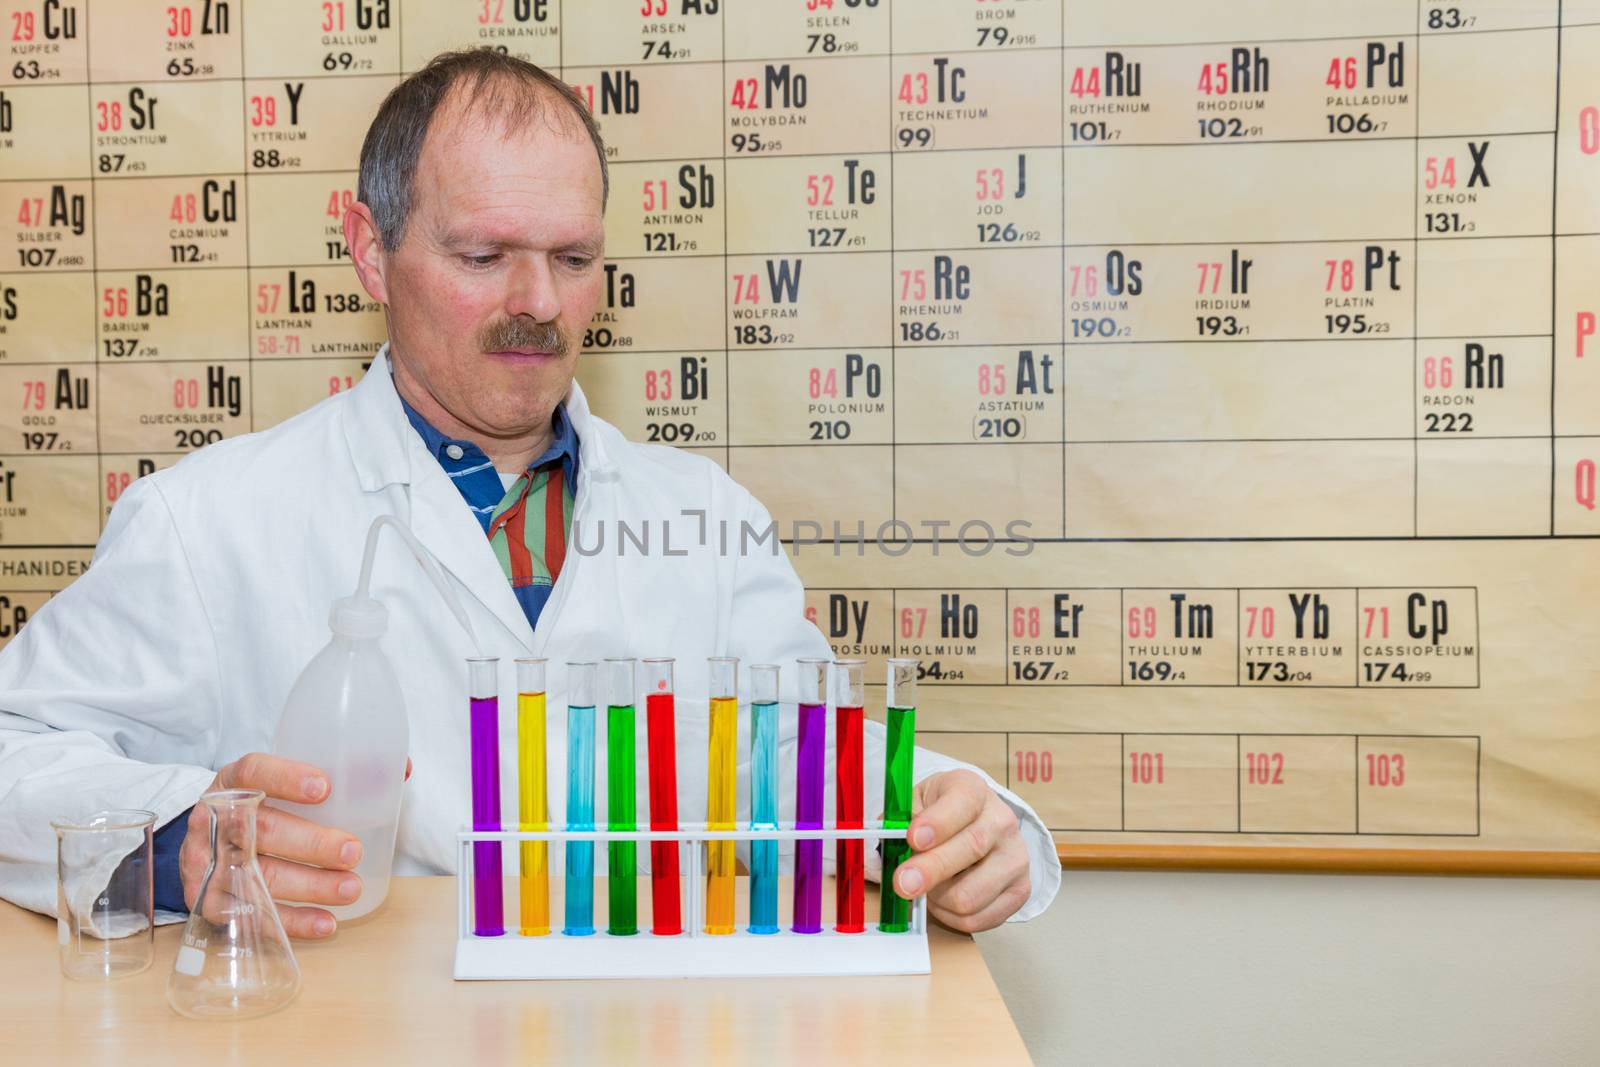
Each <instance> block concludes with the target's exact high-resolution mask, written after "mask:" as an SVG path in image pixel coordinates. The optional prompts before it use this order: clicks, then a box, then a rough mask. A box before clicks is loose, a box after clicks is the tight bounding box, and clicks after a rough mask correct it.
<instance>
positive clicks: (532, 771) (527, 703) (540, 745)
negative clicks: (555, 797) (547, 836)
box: [517, 659, 550, 937]
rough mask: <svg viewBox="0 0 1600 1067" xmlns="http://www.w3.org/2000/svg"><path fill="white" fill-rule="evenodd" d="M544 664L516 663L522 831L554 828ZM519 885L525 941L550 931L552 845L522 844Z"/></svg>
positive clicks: (526, 661) (518, 807) (533, 661)
mask: <svg viewBox="0 0 1600 1067" xmlns="http://www.w3.org/2000/svg"><path fill="white" fill-rule="evenodd" d="M544 669H545V661H544V660H542V659H519V660H517V816H518V818H519V819H520V820H521V824H522V828H523V829H524V830H548V829H550V797H549V789H548V780H547V778H546V774H547V769H546V768H547V761H546V758H545V696H544V694H545V678H544ZM521 858H522V863H521V868H522V880H521V883H520V887H521V893H520V894H519V897H520V899H521V912H522V936H523V937H543V936H544V935H545V934H548V933H549V932H550V845H549V842H546V841H524V842H522V848H521Z"/></svg>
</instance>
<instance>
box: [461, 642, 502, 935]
mask: <svg viewBox="0 0 1600 1067" xmlns="http://www.w3.org/2000/svg"><path fill="white" fill-rule="evenodd" d="M467 685H468V696H469V698H470V700H469V704H470V707H471V715H472V828H473V829H474V830H499V829H500V828H501V827H500V661H499V660H498V659H496V658H494V657H493V656H485V657H474V658H472V659H469V660H467ZM503 892H504V883H503V881H502V879H501V872H500V842H499V841H474V842H473V843H472V932H473V933H474V934H476V935H478V936H479V937H500V936H501V935H502V934H504V933H505V932H506V919H505V903H504V900H503V899H502V894H503Z"/></svg>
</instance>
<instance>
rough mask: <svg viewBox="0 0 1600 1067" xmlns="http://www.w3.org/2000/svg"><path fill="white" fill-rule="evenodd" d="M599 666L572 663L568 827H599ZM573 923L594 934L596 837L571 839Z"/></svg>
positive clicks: (577, 930)
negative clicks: (596, 766) (596, 717)
mask: <svg viewBox="0 0 1600 1067" xmlns="http://www.w3.org/2000/svg"><path fill="white" fill-rule="evenodd" d="M596 673H597V670H596V665H595V664H593V663H569V664H567V829H568V830H593V829H594V694H595V675H596ZM566 852H567V881H566V886H567V902H566V912H567V922H566V926H565V927H564V928H563V929H562V933H564V934H566V935H567V936H569V937H581V936H583V935H585V934H592V933H594V842H593V841H568V842H567V849H566Z"/></svg>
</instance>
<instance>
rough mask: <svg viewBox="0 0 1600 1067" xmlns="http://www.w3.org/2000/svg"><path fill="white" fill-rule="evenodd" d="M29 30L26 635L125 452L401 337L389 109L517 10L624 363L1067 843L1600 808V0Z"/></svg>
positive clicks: (420, 13)
mask: <svg viewBox="0 0 1600 1067" xmlns="http://www.w3.org/2000/svg"><path fill="white" fill-rule="evenodd" d="M0 33H3V34H4V35H5V36H4V39H5V41H6V47H7V51H6V53H5V56H4V62H3V65H0V244H3V245H4V248H0V256H3V258H0V642H3V641H4V640H6V639H8V638H9V637H11V636H13V635H14V634H15V633H16V632H17V630H18V629H19V628H20V627H21V626H23V625H25V624H26V621H27V618H28V617H29V615H30V614H32V613H34V612H36V611H37V610H38V609H39V607H40V606H41V605H42V604H43V603H44V602H45V601H46V600H47V599H48V598H49V597H50V596H51V595H52V594H53V593H55V592H57V591H59V590H60V589H62V588H63V587H65V586H66V585H67V584H68V583H69V582H71V581H72V580H73V578H74V577H76V576H77V575H79V574H81V573H83V571H84V569H85V568H86V567H87V566H88V563H89V560H90V556H91V553H92V549H93V546H94V543H95V540H96V538H97V537H98V536H99V533H100V530H101V529H102V527H103V525H104V523H105V519H106V515H107V514H108V513H109V510H110V509H111V507H112V506H113V505H114V504H115V502H116V499H117V497H118V496H119V495H120V494H121V493H122V492H123V491H124V490H125V489H126V488H127V486H128V485H129V483H130V482H131V481H132V480H133V479H135V478H138V477H140V476H141V475H143V474H147V473H150V472H151V471H154V470H157V469H160V468H162V467H165V466H168V465H170V464H172V463H174V462H176V461H177V460H179V459H180V458H181V457H182V456H183V455H185V454H187V453H188V452H191V451H193V450H195V449H197V448H201V447H204V446H205V445H206V444H207V443H209V442H212V441H216V440H219V439H222V438H226V437H232V436H235V435H238V434H243V433H248V432H250V431H252V430H258V429H262V428H265V427H268V426H271V425H273V424H275V423H277V422H279V421H281V420H283V419H284V418H287V417H288V416H290V415H292V414H294V413H295V412H297V411H300V410H303V409H304V408H306V407H308V406H309V405H311V404H314V403H316V402H317V401H318V400H320V399H322V398H325V397H327V396H329V395H330V394H333V393H337V392H340V391H342V390H344V389H348V388H349V387H350V386H351V385H353V384H354V383H355V382H356V381H357V380H358V379H359V378H360V376H361V374H362V373H363V371H364V369H365V368H366V366H367V365H368V363H369V362H370V360H371V359H372V357H373V355H374V353H375V352H376V351H377V349H378V347H379V345H380V344H381V343H382V340H383V336H384V329H383V319H382V314H381V309H380V308H378V307H377V306H376V305H374V304H373V303H372V302H371V301H370V300H369V299H368V298H367V297H366V295H365V294H364V293H363V292H362V291H361V289H360V287H359V285H358V283H357V281H356V279H355V276H354V273H353V272H352V270H351V269H350V265H349V251H348V249H347V248H346V247H345V246H344V244H343V241H342V237H341V231H340V219H341V217H342V214H343V212H344V209H345V208H346V207H347V206H348V204H349V203H350V202H351V199H352V197H353V195H354V189H355V184H356V175H355V166H356V160H357V153H358V150H359V147H360V143H361V137H362V134H363V132H364V130H365V128H366V126H367V124H368V122H369V121H370V119H371V116H372V115H373V113H374V111H375V109H376V107H377V105H378V103H379V101H380V100H381V99H382V98H383V96H384V94H385V93H386V92H387V91H388V90H389V89H390V88H391V87H392V86H393V85H394V84H395V83H396V81H397V80H398V78H399V77H401V76H403V75H404V74H405V73H406V72H409V71H413V70H416V69H417V68H419V67H420V66H421V65H423V64H424V63H425V62H426V61H427V60H428V58H429V57H431V56H432V55H434V54H435V53H437V52H439V51H441V50H444V49H447V48H452V47H460V46H469V45H489V46H492V47H496V48H500V49H503V50H506V51H508V52H510V53H512V54H515V55H518V56H522V57H525V58H527V59H530V60H532V61H534V62H537V63H540V64H542V65H544V66H546V67H548V68H550V69H551V70H552V71H557V72H559V73H560V75H561V76H562V78H563V79H564V80H565V81H566V82H567V83H569V84H571V85H572V86H573V87H574V88H575V89H576V90H577V92H578V94H579V95H580V96H581V97H582V99H583V100H584V101H585V103H586V104H587V105H588V106H589V107H590V108H591V109H592V110H593V112H594V113H595V115H596V116H597V118H598V120H599V122H600V125H601V128H602V132H603V133H604V136H605V138H606V142H607V145H608V152H609V156H610V159H609V163H610V167H611V201H610V208H609V212H608V219H607V267H606V269H607V284H606V291H605V296H604V298H603V301H602V304H601V308H600V311H599V312H598V314H597V315H596V317H595V320H594V321H593V322H592V323H591V324H590V325H589V328H588V329H587V330H586V331H585V336H584V337H583V346H584V353H585V354H584V355H583V357H582V358H581V360H580V364H579V371H578V375H579V379H580V381H581V382H582V383H583V385H584V387H585V389H586V390H587V391H588V392H589V394H590V396H591V401H592V403H593V405H594V407H595V408H596V410H597V411H599V412H600V413H601V414H603V415H604V416H606V417H607V418H609V419H610V420H611V421H613V422H615V423H616V424H618V425H619V426H620V427H621V428H622V429H623V431H624V432H625V433H626V434H627V435H628V436H630V437H631V438H634V439H636V440H645V441H657V442H661V443H664V444H668V445H672V446H675V447H680V448H687V449H692V450H694V451H696V452H699V453H701V454H703V455H706V456H708V457H710V458H711V459H713V460H715V461H716V462H718V463H720V464H722V465H723V466H725V467H726V468H727V469H728V470H729V471H730V472H731V473H732V474H733V475H734V476H735V477H736V478H737V479H739V480H740V481H741V482H743V483H744V484H745V485H747V486H748V487H749V488H750V489H752V490H753V491H754V492H755V493H756V494H757V495H758V496H759V497H760V498H761V499H762V500H763V501H764V502H765V503H766V504H767V506H768V507H769V509H770V510H771V511H772V513H773V516H774V519H775V520H776V523H777V530H778V533H779V535H780V537H781V538H782V539H783V540H784V541H785V542H787V543H788V546H789V550H790V551H791V552H792V553H793V558H794V562H795V565H796V567H797V569H798V570H799V573H800V575H801V577H802V578H803V579H804V581H805V583H806V586H807V605H806V610H807V613H808V615H809V616H810V617H812V618H813V619H814V620H815V622H816V623H817V625H818V626H819V627H820V628H822V630H823V632H824V633H825V634H826V635H827V637H828V639H829V641H830V642H831V643H832V644H833V647H834V649H835V651H836V653H837V654H838V655H840V656H852V655H853V656H862V657H864V658H866V659H868V660H869V661H870V662H871V664H872V667H871V668H870V671H871V674H870V677H873V678H881V677H882V666H881V664H882V661H883V659H884V658H885V657H887V656H891V655H914V656H917V657H919V658H921V659H922V660H923V662H924V666H925V669H926V674H927V676H926V678H925V679H924V685H925V689H924V695H923V705H924V707H923V709H922V713H921V716H920V720H919V723H918V726H919V729H920V731H921V736H922V738H923V739H924V740H925V741H926V743H927V744H929V745H930V746H932V747H934V748H938V749H941V750H943V751H947V752H950V753H951V754H953V755H957V756H960V757H962V758H964V759H968V760H970V761H972V762H975V763H977V764H979V765H980V766H982V767H984V768H985V769H987V770H988V771H989V772H990V773H991V774H993V775H994V776H995V777H996V778H997V779H999V780H1001V781H1002V782H1006V783H1008V784H1009V785H1010V786H1011V787H1012V788H1013V789H1015V790H1017V791H1018V792H1019V793H1020V794H1021V795H1023V796H1024V797H1026V798H1027V799H1028V800H1029V801H1030V802H1031V803H1033V804H1034V805H1035V806H1036V808H1037V809H1038V811H1039V812H1040V814H1041V815H1042V816H1043V817H1044V819H1045V821H1046V822H1047V824H1048V825H1049V826H1050V827H1051V828H1052V829H1053V830H1054V831H1055V832H1056V834H1057V836H1058V840H1059V841H1060V842H1061V843H1062V844H1063V845H1064V846H1067V847H1068V848H1069V850H1070V848H1071V847H1072V846H1080V847H1089V846H1095V847H1110V848H1127V849H1130V850H1133V851H1134V852H1137V850H1140V849H1152V850H1154V849H1167V848H1170V847H1172V846H1174V845H1180V846H1186V847H1187V846H1198V845H1210V846H1215V845H1249V846H1271V847H1283V848H1287V847H1292V846H1308V845H1310V846H1319V847H1329V848H1338V849H1381V850H1399V849H1405V850H1417V849H1422V850H1437V851H1438V852H1439V854H1440V855H1447V854H1448V855H1461V854H1464V853H1474V852H1482V853H1488V852H1502V851H1512V852H1518V853H1524V852H1525V853H1528V854H1530V855H1531V854H1534V853H1543V852H1562V853H1570V854H1573V855H1575V856H1576V855H1578V854H1581V853H1585V852H1589V853H1592V852H1596V851H1600V717H1597V715H1596V714H1595V713H1596V711H1597V710H1600V709H1597V700H1600V673H1597V667H1596V661H1597V657H1596V649H1597V647H1600V604H1597V603H1596V593H1597V592H1600V568H1597V565H1596V558H1597V557H1596V545H1595V541H1594V538H1595V537H1597V536H1600V510H1597V503H1600V498H1597V486H1596V482H1597V477H1596V465H1597V462H1600V0H1523V2H1509V0H1501V2H1497V3H1489V2H1477V0H1456V2H1454V3H1415V2H1409V0H1338V2H1332V0H1324V2H1319V3H1295V4H1285V3H1272V2H1267V0H1149V2H1143V3H1123V2H1116V0H331V2H329V0H0ZM151 625H159V622H158V621H157V620H151ZM880 693H881V690H880ZM879 699H880V700H881V695H880V697H879ZM1130 854H1131V853H1130Z"/></svg>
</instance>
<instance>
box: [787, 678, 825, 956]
mask: <svg viewBox="0 0 1600 1067" xmlns="http://www.w3.org/2000/svg"><path fill="white" fill-rule="evenodd" d="M829 662H830V661H829V660H825V659H803V660H799V661H798V664H797V665H798V666H799V668H800V673H799V707H800V758H799V767H798V771H797V773H796V775H795V804H794V828H795V829H796V830H820V829H822V779H823V775H824V773H825V771H826V768H827V760H828V697H827V692H828V690H827V678H828V664H829ZM793 929H794V932H795V933H797V934H820V933H821V932H822V842H821V841H796V842H795V843H794V926H793Z"/></svg>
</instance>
